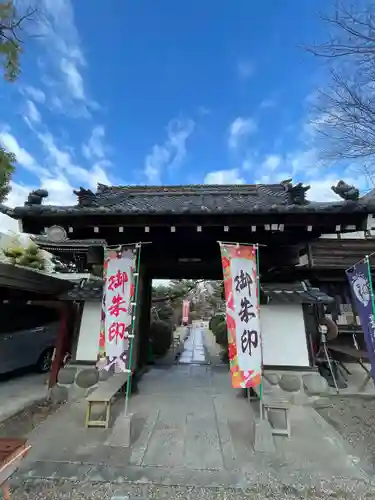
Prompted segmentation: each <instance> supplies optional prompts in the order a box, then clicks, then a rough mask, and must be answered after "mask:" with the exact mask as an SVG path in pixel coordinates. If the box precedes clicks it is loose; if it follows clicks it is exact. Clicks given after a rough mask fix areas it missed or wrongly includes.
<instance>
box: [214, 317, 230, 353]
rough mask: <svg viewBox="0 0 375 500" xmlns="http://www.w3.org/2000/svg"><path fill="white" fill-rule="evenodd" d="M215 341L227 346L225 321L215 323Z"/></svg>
mask: <svg viewBox="0 0 375 500" xmlns="http://www.w3.org/2000/svg"><path fill="white" fill-rule="evenodd" d="M214 335H215V338H216V342H217V343H218V344H219V345H221V346H222V347H228V333H227V323H226V321H222V322H221V323H219V324H218V325H217V327H216V328H215V332H214Z"/></svg>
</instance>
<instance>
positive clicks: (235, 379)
mask: <svg viewBox="0 0 375 500" xmlns="http://www.w3.org/2000/svg"><path fill="white" fill-rule="evenodd" d="M220 249H221V261H222V267H223V277H224V291H225V302H226V322H227V329H228V354H229V363H230V371H231V374H232V386H233V387H235V388H249V387H256V386H257V385H259V384H260V383H261V381H262V343H261V333H260V317H259V310H260V307H259V290H258V275H257V249H256V247H255V246H250V245H249V246H247V245H246V246H245V245H236V244H223V243H221V244H220Z"/></svg>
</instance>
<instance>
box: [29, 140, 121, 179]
mask: <svg viewBox="0 0 375 500" xmlns="http://www.w3.org/2000/svg"><path fill="white" fill-rule="evenodd" d="M37 136H38V138H39V140H40V141H41V143H42V145H43V146H44V149H45V151H46V153H47V155H48V157H47V160H48V163H49V165H50V168H51V169H52V170H53V171H54V172H56V173H57V172H59V173H62V174H63V175H65V176H67V177H69V178H71V179H72V180H75V181H76V182H77V181H79V182H80V183H82V184H84V185H87V186H89V187H90V188H91V189H95V188H96V185H97V184H98V182H99V183H102V184H111V181H110V179H109V178H108V176H107V173H106V172H105V168H104V165H103V164H101V163H96V164H95V165H94V166H93V167H91V168H88V169H87V168H84V167H82V166H80V165H79V164H78V163H77V162H76V161H75V159H74V158H73V156H72V154H71V153H70V152H69V151H67V150H66V149H62V148H60V147H59V146H57V144H56V140H55V138H54V137H53V135H52V134H51V133H50V132H45V133H38V134H37Z"/></svg>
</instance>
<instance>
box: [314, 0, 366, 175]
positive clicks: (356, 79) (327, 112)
mask: <svg viewBox="0 0 375 500" xmlns="http://www.w3.org/2000/svg"><path fill="white" fill-rule="evenodd" d="M322 21H323V22H324V23H325V24H326V25H327V26H328V29H329V37H328V40H327V41H326V42H325V43H323V44H320V45H313V46H310V47H307V50H308V51H309V52H311V53H312V54H314V55H315V56H318V57H321V58H324V59H325V60H326V61H327V63H328V70H329V78H328V81H327V85H326V87H323V88H320V89H318V93H317V98H316V101H315V102H314V103H313V116H314V118H313V123H314V128H315V129H316V131H317V132H318V136H319V137H320V138H321V139H323V141H321V149H322V151H323V155H324V156H325V157H326V158H330V159H343V158H349V159H350V158H362V159H363V160H365V161H364V164H365V165H366V159H369V161H370V160H371V159H373V158H374V156H375V1H374V0H367V1H363V0H353V4H350V3H349V1H345V0H339V1H338V2H337V3H336V4H335V8H334V10H333V13H332V14H330V15H326V16H322ZM366 168H367V167H364V169H366ZM365 173H367V174H368V172H365Z"/></svg>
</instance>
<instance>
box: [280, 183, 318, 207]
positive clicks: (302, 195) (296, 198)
mask: <svg viewBox="0 0 375 500" xmlns="http://www.w3.org/2000/svg"><path fill="white" fill-rule="evenodd" d="M280 184H281V185H282V186H283V188H284V189H285V191H286V192H287V193H288V194H289V198H290V204H291V205H308V204H309V203H310V202H309V200H307V199H306V192H307V191H308V190H309V189H310V187H311V186H310V185H307V186H304V185H303V183H302V182H299V183H298V184H296V185H294V186H293V179H292V178H290V179H286V180H284V181H281V182H280Z"/></svg>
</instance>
